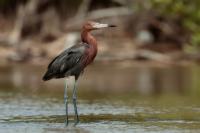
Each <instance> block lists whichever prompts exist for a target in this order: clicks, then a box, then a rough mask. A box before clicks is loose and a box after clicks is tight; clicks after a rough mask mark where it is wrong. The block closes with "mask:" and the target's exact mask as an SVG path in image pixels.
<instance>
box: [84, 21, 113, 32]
mask: <svg viewBox="0 0 200 133" xmlns="http://www.w3.org/2000/svg"><path fill="white" fill-rule="evenodd" d="M107 27H116V26H115V25H111V24H102V23H97V22H93V21H88V22H86V23H85V24H84V25H83V30H88V31H91V30H97V29H101V28H107Z"/></svg>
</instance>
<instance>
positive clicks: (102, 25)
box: [92, 23, 116, 29]
mask: <svg viewBox="0 0 200 133" xmlns="http://www.w3.org/2000/svg"><path fill="white" fill-rule="evenodd" d="M92 27H93V28H94V29H101V28H106V27H116V26H115V25H110V24H101V23H93V25H92Z"/></svg>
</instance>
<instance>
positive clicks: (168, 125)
mask: <svg viewBox="0 0 200 133" xmlns="http://www.w3.org/2000/svg"><path fill="white" fill-rule="evenodd" d="M107 65H108V64H106V66H107ZM103 66H104V68H103V69H102V66H101V65H100V66H99V65H98V66H95V65H94V66H92V67H90V68H89V69H88V70H87V71H86V72H85V74H86V75H87V76H85V77H82V79H80V83H79V88H78V110H79V114H80V123H79V124H78V125H77V126H74V125H73V119H74V111H73V105H72V104H71V101H70V104H69V119H70V124H69V126H68V127H65V125H64V119H65V115H64V112H65V110H64V101H63V81H62V80H61V81H60V80H59V81H57V80H53V81H50V82H47V83H43V82H42V81H41V75H42V73H43V71H44V68H40V67H31V69H30V66H15V67H3V68H1V70H0V73H1V76H0V79H1V80H0V82H1V86H0V132H2V133H13V132H14V133H23V132H27V133H29V132H30V133H46V132H52V133H63V132H70V133H102V132H105V133H121V132H123V133H133V132H134V133H145V132H148V133H149V132H150V133H151V132H152V133H154V132H156V133H157V132H158V133H160V132H162V133H185V132H186V133H187V132H188V133H191V132H194V133H197V132H200V117H199V116H200V98H199V91H198V90H199V89H198V85H199V82H198V78H199V76H198V73H199V67H198V66H192V67H175V68H174V67H170V68H149V67H148V68H145V67H144V68H141V67H131V66H126V67H121V66H120V67H113V68H112V69H110V68H106V67H105V64H104V65H103ZM28 68H29V69H28ZM142 70H144V71H145V72H147V70H148V71H149V72H150V73H151V74H150V77H151V78H152V77H154V78H155V75H157V77H156V78H155V79H156V81H157V82H158V81H160V82H161V83H162V84H161V83H159V84H157V82H156V84H155V81H154V80H153V81H152V82H153V85H152V86H151V89H149V90H147V91H146V90H144V89H145V86H143V85H141V84H140V83H137V82H136V81H138V82H140V80H138V79H137V77H138V76H140V75H141V74H143V73H142V72H143V71H142ZM177 71H178V72H177ZM140 72H141V73H140ZM147 73H148V72H147ZM113 75H114V78H113V79H110V78H108V77H109V76H113ZM152 75H154V76H152ZM158 75H159V76H158ZM160 75H161V76H160ZM104 76H105V79H104V78H101V77H104ZM119 76H120V78H118V77H119ZM147 76H148V75H147ZM138 78H139V77H138ZM151 78H150V79H151ZM168 78H169V79H168ZM171 78H173V80H172V79H171ZM189 79H192V80H189ZM102 80H103V81H104V82H105V84H103V83H102V82H103V81H102ZM107 80H109V82H108V81H107ZM174 80H175V82H174ZM89 81H90V82H89ZM142 81H144V83H146V82H147V84H149V85H151V84H152V83H151V82H150V81H148V79H146V80H143V78H142ZM145 81H146V82H145ZM149 82H150V83H149ZM165 82H167V83H169V84H170V85H169V86H168V84H166V83H165ZM177 82H179V83H177ZM108 83H110V84H108ZM134 83H137V85H133V84H134ZM173 83H174V84H173ZM136 86H137V87H138V88H139V87H140V89H138V88H136ZM120 88H121V89H120ZM152 88H153V89H152ZM154 88H157V89H154ZM158 88H159V89H158ZM168 88H169V89H168ZM174 88H175V89H174ZM141 89H143V91H141ZM146 89H148V87H147V88H146ZM71 92H72V90H71V89H69V96H70V98H71Z"/></svg>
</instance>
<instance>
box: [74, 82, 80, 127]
mask: <svg viewBox="0 0 200 133" xmlns="http://www.w3.org/2000/svg"><path fill="white" fill-rule="evenodd" d="M76 89H77V81H76V80H75V83H74V89H73V104H74V112H75V125H76V124H77V123H79V116H78V111H77V106H76V99H77V97H76Z"/></svg>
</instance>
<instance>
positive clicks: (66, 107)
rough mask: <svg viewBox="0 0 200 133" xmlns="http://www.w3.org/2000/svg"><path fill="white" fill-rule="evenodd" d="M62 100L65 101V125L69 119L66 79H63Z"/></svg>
mask: <svg viewBox="0 0 200 133" xmlns="http://www.w3.org/2000/svg"><path fill="white" fill-rule="evenodd" d="M64 102H65V113H66V119H65V125H66V126H67V125H68V123H69V120H68V96H67V80H65V90H64Z"/></svg>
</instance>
